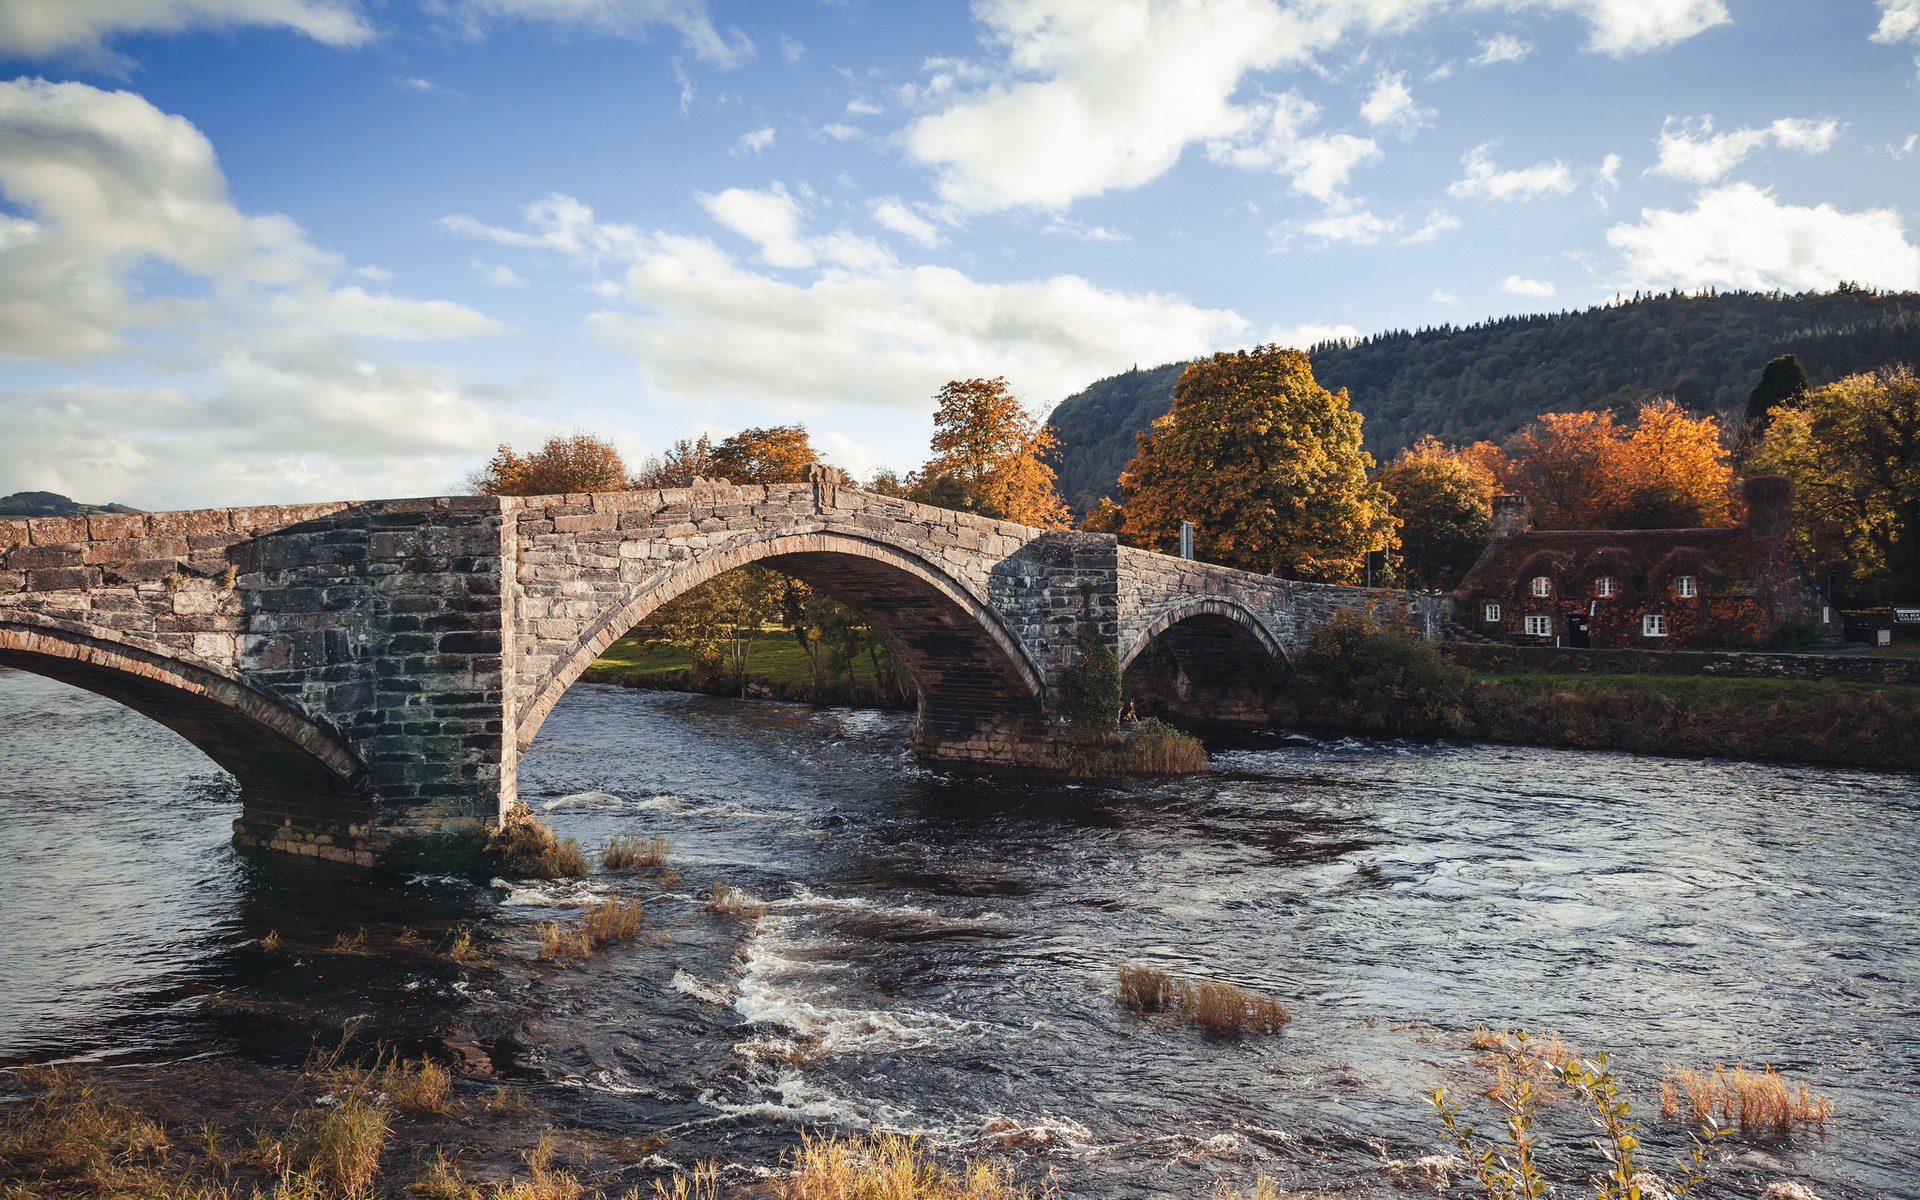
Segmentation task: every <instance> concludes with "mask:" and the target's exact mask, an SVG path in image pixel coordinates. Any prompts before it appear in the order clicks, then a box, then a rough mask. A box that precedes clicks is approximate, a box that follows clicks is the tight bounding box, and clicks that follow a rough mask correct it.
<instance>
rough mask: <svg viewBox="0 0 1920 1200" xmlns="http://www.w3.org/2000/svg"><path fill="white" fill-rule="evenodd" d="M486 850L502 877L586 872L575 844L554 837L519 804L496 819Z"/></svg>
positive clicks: (558, 876) (583, 855) (582, 855)
mask: <svg viewBox="0 0 1920 1200" xmlns="http://www.w3.org/2000/svg"><path fill="white" fill-rule="evenodd" d="M487 850H488V853H489V855H490V856H491V857H492V859H493V861H494V865H495V866H496V867H497V868H498V869H499V870H500V872H501V873H502V874H504V875H510V876H515V877H518V878H522V879H561V878H565V877H570V876H574V875H585V874H586V873H587V871H588V870H589V866H588V863H587V856H586V853H585V852H584V851H582V850H581V849H580V843H579V842H577V841H575V840H574V839H572V838H556V837H554V835H553V830H551V829H548V828H547V827H546V826H545V825H543V824H541V823H540V819H539V818H538V817H536V816H534V815H533V811H532V810H531V809H529V808H527V807H526V806H525V805H521V804H516V805H515V806H513V807H512V808H510V809H508V810H507V813H506V815H505V816H503V817H501V818H500V828H499V829H496V830H495V831H494V832H493V836H492V837H491V838H490V839H489V840H488V843H487Z"/></svg>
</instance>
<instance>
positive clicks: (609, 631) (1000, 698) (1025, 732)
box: [516, 529, 1046, 757]
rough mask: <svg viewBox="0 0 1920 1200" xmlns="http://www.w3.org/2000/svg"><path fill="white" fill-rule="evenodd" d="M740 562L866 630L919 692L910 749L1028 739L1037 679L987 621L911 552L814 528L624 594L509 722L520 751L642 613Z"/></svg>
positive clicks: (1028, 662)
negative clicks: (802, 587)
mask: <svg viewBox="0 0 1920 1200" xmlns="http://www.w3.org/2000/svg"><path fill="white" fill-rule="evenodd" d="M752 563H759V564H760V565H762V566H768V567H772V568H774V569H775V570H778V571H781V572H783V573H785V574H788V575H791V576H793V577H794V578H796V579H799V580H800V581H802V582H803V583H806V584H809V585H811V586H813V587H816V588H818V589H819V590H820V591H822V592H824V593H826V594H827V595H828V596H831V597H832V598H834V599H835V600H838V601H839V602H840V603H842V604H845V605H846V606H847V607H848V608H851V609H853V610H854V611H855V612H857V613H859V614H860V615H861V616H863V617H864V618H866V620H867V621H868V622H869V623H870V624H871V625H872V626H873V629H874V631H875V632H876V633H878V634H879V635H880V637H881V638H882V639H884V640H885V642H886V644H887V646H888V648H889V649H891V650H892V651H893V653H894V654H895V655H896V656H897V657H898V658H899V659H900V661H901V662H902V663H903V664H904V665H905V667H906V668H907V670H908V671H909V672H910V673H911V674H912V675H913V679H914V684H915V686H916V687H917V689H918V691H919V694H920V711H919V722H918V724H917V725H916V727H915V731H914V748H915V750H916V751H918V752H921V753H932V752H936V751H937V752H939V755H940V756H941V757H949V756H951V755H950V753H949V752H950V751H952V750H953V749H954V748H956V747H966V746H973V745H976V744H979V745H982V746H984V744H985V743H988V742H993V741H996V740H1005V739H1013V740H1016V741H1019V740H1035V739H1037V735H1038V729H1039V727H1040V723H1041V722H1042V720H1043V716H1044V712H1045V696H1046V685H1045V682H1044V679H1045V676H1044V674H1043V673H1042V671H1041V669H1040V668H1039V667H1038V666H1037V665H1036V664H1035V663H1034V662H1033V660H1032V658H1031V657H1030V656H1029V654H1028V652H1027V650H1026V647H1025V646H1024V645H1022V644H1021V642H1020V639H1019V638H1018V637H1016V636H1014V634H1013V633H1012V631H1011V630H1009V629H1008V628H1007V627H1006V626H1005V625H1004V624H1003V623H1002V621H1001V618H1000V616H999V614H997V613H996V612H994V611H993V609H992V608H991V607H989V606H988V605H987V604H986V603H984V602H983V601H982V600H980V599H979V598H978V597H976V596H975V595H974V594H973V593H972V592H971V591H969V590H968V589H967V588H966V587H964V586H963V585H962V584H960V583H959V582H958V581H957V580H955V579H954V578H953V577H952V576H950V575H948V574H947V573H946V572H945V571H943V570H941V569H940V568H939V567H937V566H935V565H934V564H932V563H930V562H928V561H927V560H926V559H924V558H922V557H921V556H919V555H918V554H915V553H913V552H912V551H909V550H904V549H902V548H900V547H898V546H895V545H892V544H890V543H888V542H884V541H880V540H878V539H872V538H863V537H858V536H855V535H850V534H845V533H837V532H830V531H827V530H824V529H820V530H813V531H794V532H790V533H786V534H781V535H777V536H772V537H765V536H749V537H746V538H742V539H737V540H734V541H730V542H728V543H725V544H723V545H721V546H719V547H716V548H714V549H713V550H710V551H708V552H707V553H705V554H702V555H700V556H699V557H697V558H692V559H688V560H685V561H683V562H680V563H676V564H673V566H672V567H671V568H670V569H669V570H668V571H667V573H666V574H665V575H664V576H662V577H656V578H654V579H653V580H651V581H650V582H648V583H644V584H636V585H635V586H634V592H633V593H632V594H631V595H630V596H629V597H628V598H627V600H626V601H625V603H623V604H621V605H620V606H619V607H618V608H616V609H613V610H611V611H609V612H608V613H607V614H606V616H605V617H604V618H602V619H601V620H600V621H599V622H598V623H597V624H596V625H595V626H594V627H593V629H592V631H591V632H589V633H588V634H586V635H585V636H584V637H583V638H582V639H581V642H580V644H579V648H578V649H577V650H576V651H575V652H574V653H573V654H572V655H571V656H570V657H569V658H568V659H567V660H566V661H565V662H564V663H562V664H561V665H560V666H559V667H558V668H557V669H556V670H555V671H554V673H553V674H552V675H551V676H550V677H548V678H547V679H546V680H545V681H543V682H542V683H541V684H539V685H538V687H537V688H536V689H534V690H533V691H532V693H531V699H530V700H529V702H528V703H527V704H526V706H525V707H524V708H523V709H522V710H521V712H520V714H519V718H518V723H517V728H516V738H517V740H518V742H519V746H520V749H521V750H522V751H524V750H525V749H526V747H527V746H528V745H530V744H531V743H532V741H533V739H534V736H535V735H536V734H537V733H538V732H539V730H540V726H541V724H542V723H543V722H544V721H545V720H546V717H547V714H548V713H549V712H551V711H552V710H553V706H554V705H555V704H556V703H558V701H559V699H560V697H561V695H562V694H564V693H565V692H566V690H567V688H569V687H571V686H572V685H573V683H574V682H575V681H576V680H578V679H579V678H580V675H581V674H582V673H583V672H584V671H585V670H586V669H587V668H588V667H589V666H591V665H592V664H593V661H594V660H595V659H596V658H598V657H599V656H600V655H601V654H602V653H604V652H605V651H606V649H607V647H609V646H611V645H612V644H613V643H614V642H615V641H617V640H618V639H619V638H621V637H623V636H624V635H625V634H626V633H627V631H628V630H630V629H632V628H633V627H634V626H635V625H637V624H639V623H640V622H641V621H642V620H643V619H645V617H646V616H647V614H649V613H651V612H653V611H654V610H655V609H657V608H659V607H660V606H661V605H662V604H665V603H667V602H668V601H669V600H672V599H674V598H675V597H677V596H680V595H682V594H684V593H686V592H688V591H690V590H692V589H693V588H695V587H697V586H698V585H700V584H702V583H705V582H706V581H707V580H709V579H712V578H714V577H715V576H717V575H722V574H725V573H726V572H728V571H731V570H733V569H735V568H736V567H743V566H747V565H749V564H752ZM967 756H968V755H966V754H964V753H963V754H961V755H960V757H967ZM981 757H985V756H984V755H982V756H981Z"/></svg>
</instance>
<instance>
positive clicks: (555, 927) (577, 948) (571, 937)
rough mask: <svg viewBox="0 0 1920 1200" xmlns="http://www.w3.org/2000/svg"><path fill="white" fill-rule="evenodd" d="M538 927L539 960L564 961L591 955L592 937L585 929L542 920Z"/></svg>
mask: <svg viewBox="0 0 1920 1200" xmlns="http://www.w3.org/2000/svg"><path fill="white" fill-rule="evenodd" d="M539 928H540V961H542V962H566V961H567V960H568V959H571V958H591V957H593V939H592V938H590V937H588V936H587V931H586V930H585V929H579V928H573V929H569V928H568V927H567V926H565V925H562V924H560V922H558V921H542V922H541V923H540V926H539Z"/></svg>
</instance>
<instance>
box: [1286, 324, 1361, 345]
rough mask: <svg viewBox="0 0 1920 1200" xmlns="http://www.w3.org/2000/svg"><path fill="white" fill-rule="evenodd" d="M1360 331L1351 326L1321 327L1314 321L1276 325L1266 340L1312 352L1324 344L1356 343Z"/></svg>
mask: <svg viewBox="0 0 1920 1200" xmlns="http://www.w3.org/2000/svg"><path fill="white" fill-rule="evenodd" d="M1359 337H1360V331H1359V330H1358V329H1356V328H1354V327H1353V326H1351V325H1344V324H1343V325H1321V324H1318V323H1316V322H1313V321H1308V322H1305V323H1304V324H1300V325H1276V326H1274V327H1273V328H1272V329H1269V330H1267V334H1266V338H1265V340H1266V341H1267V342H1269V343H1271V344H1273V345H1275V346H1284V347H1286V348H1287V349H1290V350H1311V349H1313V348H1314V347H1315V346H1318V345H1319V344H1320V343H1322V342H1347V341H1356V340H1358V339H1359Z"/></svg>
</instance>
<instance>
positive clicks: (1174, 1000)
mask: <svg viewBox="0 0 1920 1200" xmlns="http://www.w3.org/2000/svg"><path fill="white" fill-rule="evenodd" d="M1118 986H1119V994H1120V1003H1121V1004H1123V1005H1125V1006H1126V1007H1128V1008H1130V1009H1133V1010H1134V1011H1135V1012H1142V1013H1154V1012H1163V1011H1164V1012H1172V1013H1175V1014H1177V1015H1178V1016H1179V1017H1180V1019H1181V1020H1183V1021H1186V1022H1188V1023H1189V1024H1193V1025H1198V1026H1199V1027H1200V1028H1202V1029H1204V1030H1206V1031H1207V1032H1208V1033H1212V1034H1219V1035H1222V1036H1228V1035H1235V1034H1242V1033H1278V1032H1279V1031H1280V1027H1281V1026H1283V1025H1285V1024H1286V1023H1287V1022H1288V1021H1291V1020H1292V1019H1293V1014H1292V1013H1289V1012H1288V1011H1287V1006H1286V1005H1284V1004H1282V1003H1281V1002H1280V1001H1278V1000H1275V999H1273V998H1272V997H1270V996H1263V995H1261V994H1260V993H1258V992H1254V991H1249V990H1248V989H1246V988H1240V987H1235V986H1234V985H1233V984H1231V983H1222V982H1220V981H1218V980H1213V979H1197V980H1189V979H1174V978H1173V977H1172V976H1170V975H1168V974H1167V973H1166V972H1165V971H1159V970H1155V969H1154V968H1152V967H1136V966H1132V965H1131V964H1123V965H1122V966H1121V967H1120V969H1119V972H1118Z"/></svg>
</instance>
